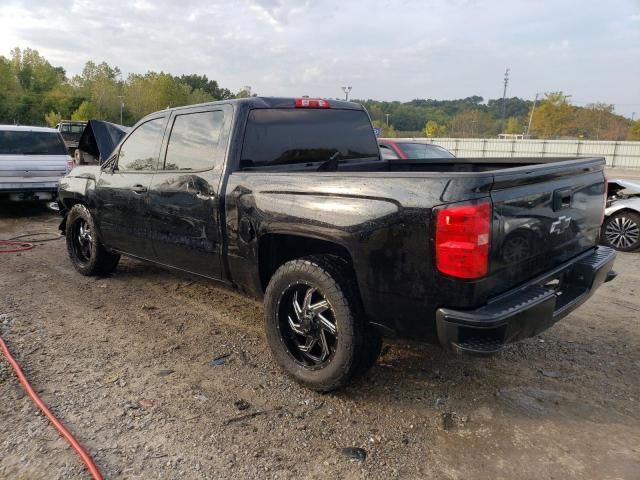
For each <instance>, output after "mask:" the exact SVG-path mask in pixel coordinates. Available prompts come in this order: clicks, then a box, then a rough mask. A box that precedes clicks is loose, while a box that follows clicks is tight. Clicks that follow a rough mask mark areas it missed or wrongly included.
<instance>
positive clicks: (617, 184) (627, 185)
mask: <svg viewBox="0 0 640 480" xmlns="http://www.w3.org/2000/svg"><path fill="white" fill-rule="evenodd" d="M607 190H608V194H607V206H606V208H605V210H604V222H602V234H601V238H602V243H603V244H604V245H608V246H610V247H613V248H615V249H616V250H620V251H622V252H632V251H634V250H638V249H640V182H639V181H636V182H634V181H632V180H610V181H609V182H608V189H607Z"/></svg>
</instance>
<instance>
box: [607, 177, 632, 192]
mask: <svg viewBox="0 0 640 480" xmlns="http://www.w3.org/2000/svg"><path fill="white" fill-rule="evenodd" d="M607 183H608V192H609V195H610V196H611V195H617V193H618V192H620V191H622V190H626V191H627V193H628V194H638V193H640V181H634V180H622V179H620V178H617V179H615V180H609V181H608V182H607Z"/></svg>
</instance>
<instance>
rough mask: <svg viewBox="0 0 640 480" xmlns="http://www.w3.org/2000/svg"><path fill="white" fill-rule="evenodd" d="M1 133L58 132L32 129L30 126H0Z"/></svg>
mask: <svg viewBox="0 0 640 480" xmlns="http://www.w3.org/2000/svg"><path fill="white" fill-rule="evenodd" d="M0 131H5V132H6V131H10V132H55V133H58V130H56V129H55V128H48V127H31V126H29V125H0Z"/></svg>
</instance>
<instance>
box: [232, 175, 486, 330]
mask: <svg viewBox="0 0 640 480" xmlns="http://www.w3.org/2000/svg"><path fill="white" fill-rule="evenodd" d="M483 178H484V177H483ZM483 181H484V182H486V178H485V179H484V180H483ZM449 183H450V176H447V175H434V176H431V177H430V176H429V175H425V174H414V175H412V176H411V177H409V176H407V175H395V176H394V174H390V175H389V176H386V175H385V177H384V178H380V175H379V174H367V173H357V174H356V173H353V174H349V173H344V172H341V173H340V174H339V175H335V174H322V173H314V174H311V175H309V174H308V173H287V174H285V173H280V174H267V173H264V172H260V173H258V172H255V173H254V172H251V173H234V174H231V175H230V176H229V177H228V183H227V193H226V230H227V234H228V249H227V259H228V263H229V270H230V272H231V279H232V281H233V282H234V283H236V284H238V285H240V286H242V287H244V288H245V289H247V290H249V291H250V292H251V293H253V294H254V295H256V296H261V295H262V291H261V289H260V280H259V272H258V270H257V269H258V265H259V259H258V252H259V249H258V243H259V239H260V237H261V236H262V235H265V234H269V233H285V234H294V235H299V236H302V237H305V236H307V237H311V238H316V239H321V240H326V241H330V242H334V243H336V244H338V245H340V246H341V247H344V248H345V249H346V250H347V251H348V252H349V254H350V256H351V259H352V261H353V264H354V270H355V272H356V276H357V282H358V286H359V289H360V292H361V295H362V300H363V304H364V306H365V309H366V313H367V316H368V318H369V319H370V321H372V322H374V323H377V324H380V325H383V326H384V327H386V328H387V329H391V330H397V331H403V332H402V334H403V335H409V336H416V337H420V338H431V339H435V327H434V324H433V322H430V321H429V319H428V317H429V315H427V314H425V313H426V311H427V309H432V310H433V309H435V307H436V306H437V304H438V303H439V302H438V299H437V298H436V296H437V295H438V294H439V292H438V291H437V290H436V289H435V288H434V284H433V282H434V276H433V270H432V263H431V262H432V260H431V259H432V256H431V254H430V248H431V247H430V234H429V232H430V230H431V226H430V218H431V208H432V206H433V205H437V204H441V203H442V196H443V193H444V192H445V191H446V190H447V185H448V184H449ZM462 183H464V182H462V181H459V182H456V186H455V189H456V191H457V192H458V193H459V195H460V197H461V198H465V197H469V198H473V197H479V196H485V197H486V195H487V194H486V193H482V192H479V190H481V188H480V185H479V184H480V183H482V182H480V181H479V180H478V178H477V177H475V178H474V177H472V176H468V179H467V181H466V184H467V186H468V187H469V188H467V189H466V192H463V187H462ZM460 197H459V198H460ZM248 225H250V228H247V226H248ZM247 231H252V232H255V234H253V235H249V236H248V238H247V235H246V232H247ZM243 232H244V233H243ZM418 313H419V315H417V314H418ZM416 315H417V316H416ZM407 329H408V331H407Z"/></svg>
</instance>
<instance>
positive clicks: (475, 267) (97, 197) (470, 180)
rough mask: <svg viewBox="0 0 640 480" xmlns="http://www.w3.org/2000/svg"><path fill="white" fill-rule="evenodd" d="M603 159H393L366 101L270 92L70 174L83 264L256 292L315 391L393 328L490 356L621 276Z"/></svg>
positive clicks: (277, 343)
mask: <svg viewBox="0 0 640 480" xmlns="http://www.w3.org/2000/svg"><path fill="white" fill-rule="evenodd" d="M603 168H604V159H603V158H586V159H585V158H581V159H566V158H562V159H551V158H544V159H542V158H537V159H531V158H507V159H500V158H480V159H461V158H442V159H438V160H437V161H434V160H433V159H430V160H424V159H423V160H411V159H407V160H404V161H402V162H398V161H386V160H384V159H382V158H381V157H380V151H379V149H378V145H377V142H376V138H375V135H374V132H373V128H372V126H371V121H370V119H369V116H368V115H367V112H366V111H365V110H364V108H363V107H362V106H361V105H358V104H354V103H349V102H343V101H334V100H330V101H328V100H323V99H309V98H296V99H293V98H259V97H252V98H246V99H238V100H229V101H221V102H214V103H208V104H202V105H194V106H189V107H180V108H173V109H169V110H165V111H161V112H157V113H154V114H151V115H149V116H147V117H145V118H144V119H142V120H141V121H140V122H138V124H137V125H136V126H135V127H133V128H132V130H131V131H130V132H129V133H128V134H127V136H126V137H125V138H124V139H123V140H122V142H121V143H120V144H119V145H118V147H117V148H116V149H115V150H114V152H113V154H112V155H111V157H110V158H109V159H108V160H107V161H106V162H105V163H104V164H103V165H102V166H101V167H97V166H94V167H78V168H75V169H74V170H73V171H72V172H71V173H70V174H69V175H67V176H66V177H65V178H64V179H63V180H62V181H61V183H60V198H59V204H60V209H61V212H62V214H63V216H64V219H63V222H62V224H61V229H62V230H63V232H64V233H65V235H66V242H67V249H68V252H69V256H70V259H71V262H72V264H73V265H74V267H75V268H76V269H77V270H78V271H79V272H80V273H82V274H83V275H99V274H106V273H109V272H112V271H114V270H115V269H116V266H117V264H118V260H119V258H120V255H128V256H131V257H135V258H139V259H143V260H147V261H151V262H155V263H157V264H161V265H166V266H169V267H172V268H176V269H180V270H184V271H187V272H191V273H194V274H198V275H202V276H205V277H207V278H211V279H214V280H217V281H219V282H222V283H224V284H226V285H229V286H230V287H234V288H237V289H239V290H240V291H242V292H244V293H246V294H247V295H250V296H253V297H258V298H263V299H264V311H265V329H266V337H267V340H268V343H269V346H270V348H271V351H272V353H273V356H274V358H275V360H276V361H277V363H278V364H279V365H280V366H281V367H282V369H283V370H284V371H286V372H287V373H288V374H289V375H291V376H292V377H293V378H294V379H295V380H297V381H298V382H300V383H302V384H304V385H306V386H307V387H310V388H312V389H315V390H318V391H330V390H333V389H336V388H339V387H342V386H344V385H346V384H347V383H348V382H349V381H350V380H351V379H352V378H353V377H355V376H357V375H359V374H362V373H363V372H365V371H366V370H367V369H368V368H369V367H371V366H372V365H373V364H374V363H375V361H376V359H377V357H378V355H379V353H380V348H381V339H382V337H383V336H389V337H400V338H410V339H412V340H420V341H424V342H432V343H440V344H441V345H443V346H444V347H445V348H450V349H455V350H458V351H461V352H468V353H475V354H490V353H495V352H499V351H501V350H502V349H504V348H505V345H506V344H508V343H509V342H513V341H516V340H520V339H523V338H526V337H530V336H532V335H536V334H538V333H540V332H542V331H543V330H545V329H547V328H549V327H550V326H551V325H553V324H554V323H555V322H557V321H558V320H560V319H561V318H562V317H564V316H565V315H567V314H568V313H569V312H571V311H572V310H574V309H575V308H576V307H578V306H579V305H581V304H582V303H583V302H585V301H586V300H587V299H588V298H589V297H590V295H591V294H592V293H593V292H594V291H595V290H596V289H597V288H598V287H599V286H600V285H601V284H602V283H603V282H605V281H609V280H611V279H613V277H614V276H615V274H614V273H613V271H612V266H613V262H614V258H615V251H614V250H613V249H611V248H608V247H604V246H598V240H599V232H600V221H601V218H602V214H603V208H604V195H605V183H604V182H605V181H604V174H603Z"/></svg>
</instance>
